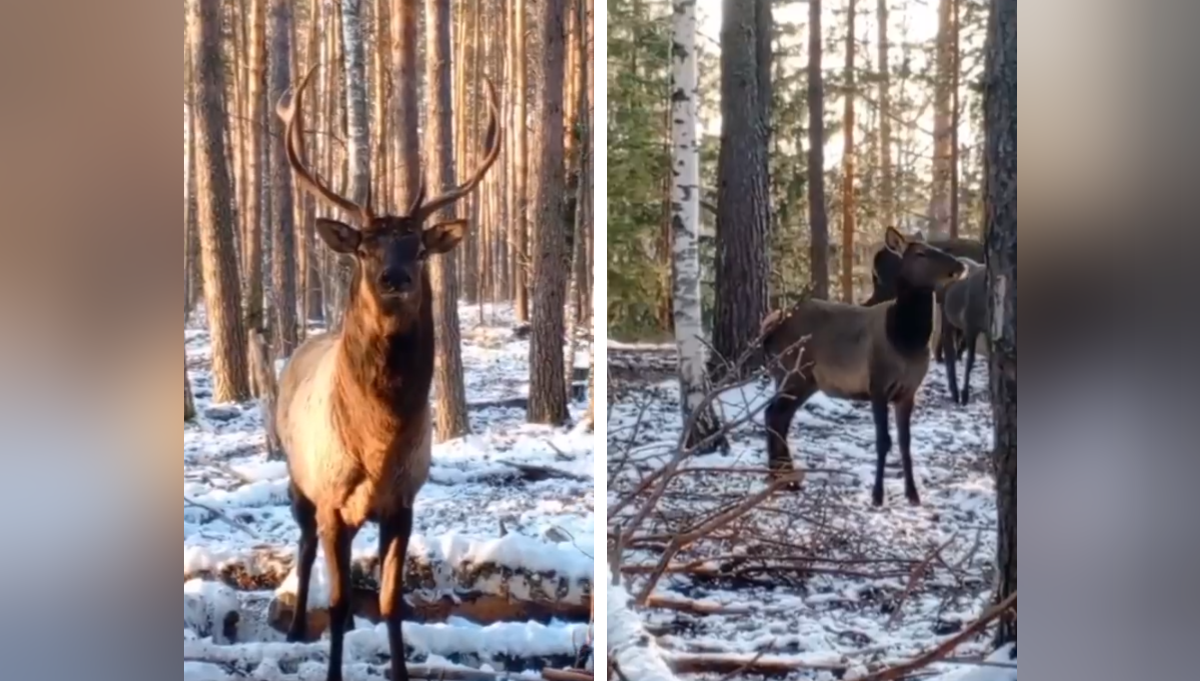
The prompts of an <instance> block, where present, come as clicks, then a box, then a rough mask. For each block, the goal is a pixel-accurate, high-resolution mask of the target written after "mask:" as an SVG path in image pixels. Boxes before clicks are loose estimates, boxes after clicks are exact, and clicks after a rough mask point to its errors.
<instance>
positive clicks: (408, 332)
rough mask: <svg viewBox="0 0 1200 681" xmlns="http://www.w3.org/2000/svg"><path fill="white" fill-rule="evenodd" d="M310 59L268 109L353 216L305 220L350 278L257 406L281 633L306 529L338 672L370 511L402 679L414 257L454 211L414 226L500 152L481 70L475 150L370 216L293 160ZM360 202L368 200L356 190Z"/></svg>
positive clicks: (299, 628) (301, 628)
mask: <svg viewBox="0 0 1200 681" xmlns="http://www.w3.org/2000/svg"><path fill="white" fill-rule="evenodd" d="M315 72H316V69H315V67H314V69H313V70H312V71H310V72H309V74H308V76H307V77H306V78H305V79H304V82H303V83H302V84H301V85H300V87H299V88H298V89H297V91H296V96H295V100H294V101H293V102H292V105H291V107H284V106H283V102H280V106H279V115H280V117H281V118H282V119H283V120H284V121H285V122H286V124H287V129H286V131H285V133H284V137H285V140H286V149H287V155H288V161H289V162H290V164H291V167H292V171H293V173H294V174H295V177H296V180H297V183H298V184H299V185H300V186H302V187H304V188H305V189H306V190H308V191H309V192H311V193H313V194H315V195H316V196H318V197H319V198H321V199H324V200H325V201H327V202H328V203H330V204H333V205H334V206H337V207H339V208H341V209H343V210H345V211H348V212H349V213H350V214H351V215H353V216H355V217H356V218H357V220H358V222H359V224H360V226H361V229H360V228H356V227H353V226H351V225H348V224H345V223H342V222H338V221H335V220H329V219H320V220H318V221H317V231H318V233H319V234H320V236H321V239H322V240H323V241H325V243H326V244H327V245H328V246H329V247H330V248H331V249H333V250H334V251H336V252H338V253H341V254H343V255H349V256H353V258H354V262H355V268H354V278H353V283H352V284H351V287H350V295H349V301H348V303H347V309H346V315H345V319H344V321H343V325H342V329H341V331H340V332H335V333H329V334H325V335H321V336H316V337H313V338H311V339H310V340H309V341H307V342H306V343H305V344H304V345H303V346H301V347H300V348H299V349H298V350H297V351H296V353H295V354H294V355H293V356H292V358H291V360H290V361H289V362H288V365H287V366H286V367H285V368H284V372H283V376H282V377H281V380H280V384H279V399H278V403H277V405H276V408H275V414H274V418H273V419H272V420H271V421H272V424H273V427H274V428H275V430H276V431H277V433H278V436H279V440H280V443H281V445H282V448H283V450H284V452H286V454H287V459H288V472H289V474H290V476H291V484H290V493H291V498H292V515H293V516H294V517H295V519H296V522H297V524H298V525H299V526H300V551H299V559H298V560H297V563H296V565H297V567H296V570H297V577H298V578H299V588H298V589H297V594H296V601H297V603H296V614H295V617H294V619H293V621H292V626H291V629H290V630H289V632H288V640H289V641H300V640H302V639H303V638H304V636H305V635H306V633H307V630H308V626H307V610H308V595H309V587H310V582H311V580H312V568H313V563H314V562H315V560H316V555H317V542H318V540H319V541H320V543H321V545H322V546H324V548H325V554H326V559H327V564H328V566H329V581H330V608H329V611H330V627H329V631H330V649H329V671H328V673H327V676H326V679H327V680H328V681H340V680H341V678H342V657H343V646H344V639H345V634H346V630H347V628H348V626H349V625H350V623H351V622H350V591H351V590H350V545H351V542H352V541H353V539H354V537H355V535H356V534H357V533H358V531H359V529H360V528H361V527H362V526H363V524H364V523H366V522H367V521H374V522H378V523H379V554H380V558H381V559H382V563H383V565H382V570H381V580H380V581H381V589H380V612H381V614H382V616H383V618H384V619H385V620H386V621H387V627H388V643H389V647H390V649H391V655H392V660H393V662H392V679H393V681H407V679H408V669H407V667H406V666H405V664H404V638H403V635H402V630H401V603H402V600H401V591H402V589H401V583H400V580H401V576H402V574H403V568H404V559H405V554H406V553H407V550H408V542H409V538H410V536H411V534H412V528H413V504H414V502H415V500H416V496H417V493H418V492H419V491H420V490H421V487H422V486H423V485H424V484H425V481H426V479H427V478H428V477H429V466H430V455H431V447H432V438H433V433H432V421H431V418H430V406H429V391H430V385H431V383H432V380H433V363H434V326H433V297H432V289H431V287H430V282H429V273H428V271H427V269H426V268H425V261H426V259H427V258H428V257H429V256H430V255H433V254H441V253H448V252H450V251H451V250H453V249H454V247H455V246H457V245H458V243H459V242H460V241H461V240H462V238H463V236H464V234H465V230H466V222H465V221H462V220H451V221H448V222H442V223H438V224H433V225H429V226H426V225H425V221H426V219H427V218H429V217H430V216H431V215H433V214H434V213H435V212H436V211H437V210H439V209H441V208H444V207H446V206H448V205H450V204H452V203H453V202H455V201H457V200H459V199H461V198H462V197H464V196H466V195H467V194H468V193H470V192H471V191H473V190H474V189H475V187H477V186H478V185H479V182H480V181H481V180H482V179H483V176H484V174H485V173H486V172H487V170H488V168H490V167H491V166H492V164H494V163H495V162H496V158H497V157H498V155H499V152H500V147H501V144H500V140H501V138H500V133H499V129H498V126H497V122H496V121H497V109H498V105H497V102H496V92H495V89H494V88H493V87H492V86H491V84H490V83H488V84H487V89H488V94H489V95H490V99H489V100H488V103H489V112H488V113H489V125H488V135H487V142H486V151H485V153H484V154H483V157H482V161H481V163H480V166H479V168H477V169H476V171H475V172H474V173H473V175H472V176H471V179H469V180H468V181H467V182H466V183H465V184H463V185H462V186H460V187H456V188H453V189H451V190H450V191H448V192H446V193H444V194H442V195H440V196H437V197H436V198H434V199H432V200H430V201H425V193H424V189H423V188H422V190H421V191H419V192H418V194H417V197H416V199H415V200H414V201H413V204H412V206H411V207H410V209H409V211H408V213H407V214H406V215H402V216H382V217H376V216H375V215H374V214H373V212H372V211H371V208H370V206H369V205H367V206H359V205H357V204H355V203H353V202H351V201H350V200H348V199H346V198H344V197H341V196H339V195H337V194H336V193H335V192H333V191H332V190H330V189H329V188H328V187H327V186H325V185H324V184H323V183H322V182H321V181H320V180H319V179H318V178H317V177H316V176H315V175H313V174H312V173H311V172H310V171H309V170H308V169H307V168H306V167H305V166H304V163H303V160H302V159H303V155H304V154H303V136H302V134H301V132H300V131H301V130H303V124H302V120H301V119H302V111H303V108H304V106H303V97H304V91H305V89H306V88H307V87H308V85H309V82H310V81H311V80H312V77H313V74H314V73H315ZM368 203H369V201H368Z"/></svg>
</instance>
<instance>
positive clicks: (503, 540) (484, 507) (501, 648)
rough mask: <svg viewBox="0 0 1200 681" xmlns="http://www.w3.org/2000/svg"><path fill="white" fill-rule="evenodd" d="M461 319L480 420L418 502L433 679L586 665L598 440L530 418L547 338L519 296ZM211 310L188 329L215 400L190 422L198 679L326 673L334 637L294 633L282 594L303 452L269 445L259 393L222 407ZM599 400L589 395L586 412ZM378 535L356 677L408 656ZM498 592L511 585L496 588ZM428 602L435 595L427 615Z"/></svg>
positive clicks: (369, 563) (192, 625) (417, 539)
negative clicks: (533, 337)
mask: <svg viewBox="0 0 1200 681" xmlns="http://www.w3.org/2000/svg"><path fill="white" fill-rule="evenodd" d="M460 317H461V321H462V331H463V364H464V378H465V383H466V393H467V400H468V403H469V405H470V411H469V416H470V423H471V428H472V433H473V434H472V435H470V436H468V437H466V438H462V439H459V440H455V441H451V442H446V443H442V444H439V445H436V446H435V448H434V454H433V467H432V470H431V473H430V480H429V482H428V483H427V484H426V486H425V487H424V488H423V489H422V491H421V493H420V495H419V497H418V499H417V506H416V521H415V522H416V527H415V530H414V537H413V541H412V544H411V546H410V550H409V555H410V561H409V567H408V570H407V572H406V583H405V590H406V594H408V597H409V600H410V602H409V604H408V607H409V611H408V613H407V616H406V620H413V621H406V622H405V639H406V643H407V645H408V648H409V650H408V651H407V659H408V663H409V666H410V669H417V668H424V669H426V670H427V671H428V672H429V674H430V675H429V678H457V677H454V676H446V677H441V676H437V674H438V673H440V672H439V671H438V668H441V669H449V668H455V667H459V668H470V669H475V670H484V671H489V670H491V671H497V672H512V673H513V676H512V677H513V678H519V676H520V675H521V674H522V673H524V674H526V675H530V674H532V678H540V676H539V675H538V674H537V672H538V671H539V670H540V669H542V668H543V667H553V668H560V669H561V668H566V667H573V666H576V665H577V664H579V663H580V662H579V659H578V658H579V657H580V653H581V651H586V643H587V641H588V619H587V616H588V612H589V610H590V604H591V582H592V572H593V556H594V551H595V550H594V548H593V547H594V529H593V528H594V477H595V476H594V460H595V458H594V456H595V451H594V438H593V435H592V434H591V433H590V432H587V433H584V432H580V431H578V430H577V429H574V428H550V427H542V426H531V425H528V424H526V423H525V410H524V406H523V401H524V399H525V398H527V397H528V390H529V377H528V364H529V360H528V356H529V343H528V341H527V340H521V339H519V338H518V336H517V334H515V333H514V327H515V325H514V324H513V322H512V311H511V308H508V307H497V308H496V309H493V308H492V307H491V306H486V308H485V309H484V310H483V318H484V320H485V323H481V321H480V310H479V308H478V307H475V306H467V305H462V306H461V307H460ZM193 319H194V321H193V322H192V323H189V324H186V325H185V330H184V340H185V347H186V360H187V369H188V373H189V376H190V378H191V380H192V387H193V391H194V393H195V398H196V406H197V410H198V412H199V418H198V420H197V421H196V422H195V423H192V424H185V426H184V434H183V491H184V509H183V511H184V513H183V563H184V582H185V583H184V679H185V681H186V680H188V679H191V680H192V681H224V680H225V679H230V678H252V679H272V680H283V679H287V680H291V679H297V680H299V679H324V678H325V660H326V656H327V653H328V639H327V638H325V639H324V640H321V641H317V642H314V643H308V644H294V645H293V644H287V643H285V642H284V635H283V633H281V631H280V629H281V626H284V627H285V626H286V624H287V622H288V621H290V617H287V618H284V617H281V616H279V615H278V612H277V608H278V607H279V604H280V602H282V601H285V600H286V598H287V597H288V596H290V594H292V593H294V581H295V580H294V577H293V575H292V573H291V562H292V561H293V559H294V554H295V550H296V549H295V547H296V541H297V539H298V537H299V532H298V530H297V528H296V524H295V522H294V520H293V519H292V517H291V512H290V509H289V506H288V495H287V479H288V478H287V468H286V464H285V463H284V462H279V461H268V460H267V459H266V440H265V434H264V431H263V422H262V414H261V412H260V409H259V405H258V403H257V402H252V403H247V404H237V405H214V404H213V403H212V401H211V395H212V383H211V378H212V377H211V373H210V366H211V346H210V341H209V336H208V333H207V331H205V330H204V329H203V324H202V320H203V311H200V312H198V313H197V314H196V315H194V317H193ZM577 349H578V351H579V352H578V354H577V356H576V367H577V370H576V373H577V376H578V375H582V376H583V377H584V380H585V381H586V372H587V366H588V362H589V359H588V357H589V354H588V349H589V348H588V345H587V344H586V343H585V342H580V343H579V344H578V347H577ZM585 392H586V391H585ZM586 406H587V405H586V404H585V402H584V401H582V400H575V401H574V402H573V404H572V405H571V413H572V416H573V417H574V419H575V421H576V422H577V421H578V420H579V418H580V417H581V416H582V414H583V412H584V410H585V409H586ZM377 540H378V531H377V528H376V527H375V526H374V525H373V524H368V526H367V527H364V528H363V530H362V531H361V532H360V533H359V535H358V537H357V539H356V540H355V542H354V561H355V566H356V575H355V591H356V596H358V595H360V593H359V592H360V589H362V590H363V591H362V593H365V597H363V598H357V599H356V601H355V612H356V615H357V617H356V629H355V630H354V631H353V632H351V633H350V634H349V635H348V637H347V644H346V650H347V659H346V665H345V668H346V679H347V681H358V680H365V679H380V678H383V677H384V675H385V673H386V670H387V669H388V668H389V667H390V664H391V662H390V659H389V658H388V646H387V637H386V626H385V625H383V624H377V623H376V622H377V621H378V620H377V618H378V610H377V607H372V606H373V605H374V604H373V603H371V600H372V595H373V592H372V591H371V588H372V584H371V583H372V582H374V583H375V584H377V574H374V573H373V572H372V570H373V568H374V567H375V562H377V561H376V556H377V549H376V542H377ZM373 561H375V562H373ZM314 572H315V575H314V587H313V588H314V594H313V597H312V598H313V599H314V600H313V603H312V604H310V610H311V609H321V608H324V607H326V606H327V603H328V595H327V593H326V592H325V587H324V580H325V571H324V555H323V553H322V554H320V555H319V556H318V559H317V563H316V570H315V571H314ZM414 573H420V579H412V578H411V576H412V575H413V574H414ZM517 581H519V582H520V584H515V585H514V584H513V583H511V582H517ZM414 582H418V583H416V584H414ZM498 594H503V595H505V596H506V597H505V598H500V599H493V601H488V600H487V598H488V597H489V596H494V595H498ZM522 594H524V595H525V597H526V598H528V600H529V601H530V603H528V604H526V605H528V607H527V608H525V609H524V610H522V609H520V608H517V609H513V608H512V607H511V603H509V604H508V605H505V604H504V603H507V602H508V601H510V600H511V599H508V598H507V596H509V595H511V596H514V597H519V596H520V595H522ZM281 596H282V598H281ZM414 599H416V600H415V601H414ZM547 600H549V601H551V602H546V601H547ZM359 601H361V603H360V602H359ZM416 601H420V602H422V603H425V604H426V605H427V606H430V607H425V608H424V609H419V610H418V611H416V612H415V614H414V610H413V603H414V602H416ZM533 601H538V602H533ZM489 603H490V605H488V604H489ZM498 603H499V605H498ZM430 604H432V606H431V605H430ZM464 604H466V605H464ZM472 604H473V607H475V610H473V611H470V610H469V608H468V609H467V610H466V611H465V612H466V613H467V614H463V613H464V608H466V606H467V605H472ZM481 604H483V605H481ZM360 606H361V607H360ZM434 606H436V607H434ZM372 611H373V612H372ZM506 613H517V615H515V616H517V617H518V619H515V620H511V621H509V620H506V619H505V617H507V616H508V615H506ZM470 614H475V615H479V614H482V615H483V617H482V619H483V620H484V621H485V624H481V623H479V620H480V618H479V617H473V618H468V616H467V615H470ZM489 618H490V619H491V620H499V621H490V622H489V621H487V620H488V619H489ZM310 619H311V618H310ZM310 624H311V622H310ZM584 662H585V663H586V662H588V661H587V660H584ZM417 678H419V676H418V677H417ZM497 678H506V676H500V677H497Z"/></svg>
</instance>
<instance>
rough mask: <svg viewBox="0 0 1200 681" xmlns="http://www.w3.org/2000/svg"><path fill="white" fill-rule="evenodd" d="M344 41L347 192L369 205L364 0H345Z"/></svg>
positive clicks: (369, 181) (369, 154)
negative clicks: (347, 153)
mask: <svg viewBox="0 0 1200 681" xmlns="http://www.w3.org/2000/svg"><path fill="white" fill-rule="evenodd" d="M342 43H343V45H344V48H343V49H344V50H345V66H344V68H345V71H346V133H347V138H348V139H347V144H348V147H349V152H350V154H349V166H350V187H349V190H348V192H347V194H348V196H349V197H350V198H351V200H353V201H354V202H355V203H357V204H359V205H366V204H367V199H368V197H369V196H370V192H371V131H370V122H369V119H368V117H367V116H368V113H367V60H366V53H365V51H364V47H363V17H362V0H342Z"/></svg>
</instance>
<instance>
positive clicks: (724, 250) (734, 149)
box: [712, 0, 771, 380]
mask: <svg viewBox="0 0 1200 681" xmlns="http://www.w3.org/2000/svg"><path fill="white" fill-rule="evenodd" d="M758 4H759V0H726V2H725V5H724V7H725V10H724V17H723V24H722V27H721V122H722V126H723V132H722V140H721V151H720V158H719V159H718V165H717V178H718V184H719V188H718V199H717V201H718V205H717V267H716V269H717V272H716V312H715V320H716V321H715V323H714V329H713V347H714V348H715V349H716V351H717V353H718V355H719V356H718V357H716V358H713V360H714V370H713V372H712V373H713V378H714V379H715V380H721V378H722V376H721V374H723V372H724V368H723V366H724V363H725V362H729V363H733V362H736V361H738V360H739V359H741V355H742V353H743V352H744V351H746V350H747V349H748V347H749V344H750V342H751V341H752V340H753V339H754V338H755V336H757V334H758V328H759V324H760V323H761V322H762V319H763V317H765V316H766V313H767V303H768V298H767V285H768V280H769V277H770V260H769V250H768V247H767V245H768V239H769V236H770V235H769V232H770V221H771V205H770V204H771V196H770V187H769V186H768V177H767V172H768V171H767V145H768V134H767V126H766V121H764V120H763V111H764V110H765V105H764V103H763V102H762V100H761V98H762V97H763V96H766V95H767V93H766V92H764V91H763V90H764V89H765V88H764V83H763V80H764V78H766V76H764V74H763V73H762V72H761V70H760V68H759V62H760V60H761V55H760V50H759V42H758V34H759V32H760V30H761V29H760V26H759V24H760V23H762V22H760V21H759V19H758V9H759V7H758ZM756 354H757V353H756ZM757 363H758V361H757V359H755V358H751V362H750V363H749V365H748V368H750V367H753V366H754V365H755V364H757Z"/></svg>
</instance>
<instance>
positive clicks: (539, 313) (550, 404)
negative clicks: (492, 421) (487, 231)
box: [518, 0, 569, 425]
mask: <svg viewBox="0 0 1200 681" xmlns="http://www.w3.org/2000/svg"><path fill="white" fill-rule="evenodd" d="M518 4H520V3H518ZM565 14H566V0H543V2H541V3H539V5H538V24H539V26H538V28H539V30H540V32H541V38H542V44H541V50H542V53H541V55H540V56H541V60H540V61H541V69H540V71H541V72H540V73H539V76H540V77H541V79H542V82H541V83H540V86H541V87H540V88H539V90H540V92H541V96H540V97H539V98H538V100H537V113H536V116H535V119H536V120H537V122H538V126H537V129H536V133H535V144H536V148H537V154H536V156H535V158H536V159H537V166H536V167H537V171H538V172H537V175H536V177H537V183H536V184H534V186H533V192H532V197H531V198H532V199H533V200H532V204H533V206H534V208H535V210H536V213H535V215H536V217H537V219H536V221H535V222H534V225H533V234H532V236H533V253H534V260H533V292H532V293H533V309H532V312H533V318H532V321H533V329H532V335H531V338H530V344H529V371H530V380H529V414H528V417H529V422H530V423H548V424H554V425H561V424H563V423H566V421H567V419H568V418H569V414H568V412H567V393H566V390H565V386H566V378H565V369H564V367H563V335H564V334H565V332H566V329H565V328H564V326H565V323H564V322H565V319H564V317H565V310H564V306H565V303H566V293H567V290H566V289H567V271H568V269H569V263H568V259H567V253H566V230H565V225H564V222H563V220H564V214H563V198H564V192H565V189H566V187H565V185H566V178H565V177H564V176H563V168H564V165H563V164H564V161H565V159H564V150H563V135H562V130H563V77H564V75H565V73H564V69H565V66H566V45H565V29H566V26H565Z"/></svg>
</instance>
